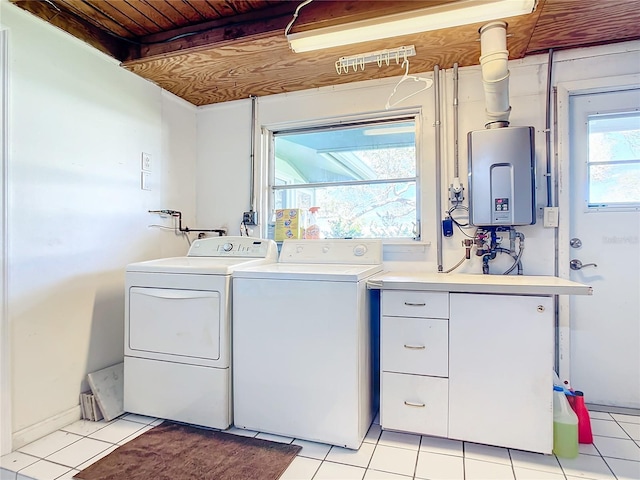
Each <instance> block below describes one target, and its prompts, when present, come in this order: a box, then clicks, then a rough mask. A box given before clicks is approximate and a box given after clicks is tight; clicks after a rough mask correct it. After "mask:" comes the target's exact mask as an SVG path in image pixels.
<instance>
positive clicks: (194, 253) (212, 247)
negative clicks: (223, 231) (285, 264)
mask: <svg viewBox="0 0 640 480" xmlns="http://www.w3.org/2000/svg"><path fill="white" fill-rule="evenodd" d="M277 251H278V247H277V245H276V243H275V242H274V241H273V240H264V239H261V238H253V237H210V238H201V239H200V240H195V241H194V242H193V243H192V244H191V248H189V253H187V256H188V257H255V258H267V257H270V256H272V255H276V256H277Z"/></svg>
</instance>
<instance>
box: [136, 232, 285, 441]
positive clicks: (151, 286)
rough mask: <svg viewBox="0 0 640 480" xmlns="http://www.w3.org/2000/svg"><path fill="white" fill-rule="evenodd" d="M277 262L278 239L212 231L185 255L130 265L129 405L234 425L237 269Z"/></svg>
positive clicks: (139, 410) (198, 422) (168, 416)
mask: <svg viewBox="0 0 640 480" xmlns="http://www.w3.org/2000/svg"><path fill="white" fill-rule="evenodd" d="M275 261H277V247H276V244H275V242H273V240H260V239H255V238H250V237H212V238H205V239H201V240H196V241H194V242H193V244H192V246H191V248H190V249H189V252H188V254H187V256H186V257H173V258H163V259H159V260H151V261H147V262H139V263H133V264H130V265H128V266H127V269H126V281H125V284H126V294H125V333H124V341H125V345H124V355H125V357H124V410H125V411H127V412H132V413H138V414H141V415H149V416H153V417H159V418H166V419H170V420H176V421H180V422H185V423H191V424H195V425H202V426H206V427H213V428H220V429H225V428H227V427H229V425H230V424H231V422H232V402H231V372H230V357H231V353H230V346H231V303H232V301H231V300H232V298H231V274H232V272H233V270H234V269H236V268H238V267H240V266H247V265H256V264H264V263H269V262H275Z"/></svg>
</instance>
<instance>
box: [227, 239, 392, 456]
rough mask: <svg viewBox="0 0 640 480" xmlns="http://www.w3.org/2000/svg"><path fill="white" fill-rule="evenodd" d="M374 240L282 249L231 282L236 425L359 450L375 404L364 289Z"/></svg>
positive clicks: (376, 247) (372, 268) (377, 261)
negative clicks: (271, 260) (266, 262)
mask: <svg viewBox="0 0 640 480" xmlns="http://www.w3.org/2000/svg"><path fill="white" fill-rule="evenodd" d="M381 270H382V244H381V242H380V241H377V240H285V241H284V242H283V245H282V251H281V253H280V257H279V261H278V263H274V264H269V265H262V266H255V267H248V268H243V269H242V270H236V272H234V275H233V291H234V302H233V318H234V320H233V389H234V424H235V426H236V427H238V428H246V429H249V430H257V431H261V432H269V433H274V434H278V435H284V436H289V437H295V438H301V439H305V440H311V441H316V442H321V443H328V444H333V445H339V446H342V447H347V448H353V449H357V448H359V447H360V444H361V443H362V441H363V439H364V436H365V435H366V433H367V429H368V428H369V426H370V424H371V421H372V417H373V403H374V399H373V398H372V397H373V396H372V385H373V382H374V378H373V375H372V367H371V365H372V361H371V355H372V351H371V318H370V314H369V313H370V300H369V292H368V291H367V288H366V279H367V278H368V277H370V276H371V275H373V274H375V273H378V272H380V271H381Z"/></svg>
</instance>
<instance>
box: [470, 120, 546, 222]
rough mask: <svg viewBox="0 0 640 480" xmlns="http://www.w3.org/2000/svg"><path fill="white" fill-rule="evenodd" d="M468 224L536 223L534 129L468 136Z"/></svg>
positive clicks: (503, 129)
mask: <svg viewBox="0 0 640 480" xmlns="http://www.w3.org/2000/svg"><path fill="white" fill-rule="evenodd" d="M467 141H468V153H469V221H470V223H471V224H472V225H475V226H478V227H485V226H500V225H533V224H534V223H536V199H535V192H536V185H535V179H536V175H535V142H534V131H533V127H503V128H489V129H486V130H477V131H473V132H469V133H468V134H467Z"/></svg>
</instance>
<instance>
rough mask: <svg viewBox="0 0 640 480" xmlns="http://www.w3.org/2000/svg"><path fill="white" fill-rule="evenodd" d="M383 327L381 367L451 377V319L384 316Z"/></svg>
mask: <svg viewBox="0 0 640 480" xmlns="http://www.w3.org/2000/svg"><path fill="white" fill-rule="evenodd" d="M381 328H382V333H381V335H380V342H381V352H382V353H381V365H382V370H384V371H386V372H400V373H413V374H418V375H432V376H436V377H446V376H448V374H449V321H448V320H444V319H434V318H410V317H382V327H381Z"/></svg>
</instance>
